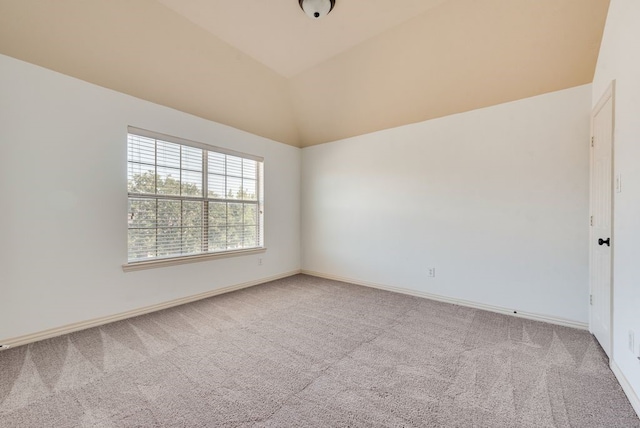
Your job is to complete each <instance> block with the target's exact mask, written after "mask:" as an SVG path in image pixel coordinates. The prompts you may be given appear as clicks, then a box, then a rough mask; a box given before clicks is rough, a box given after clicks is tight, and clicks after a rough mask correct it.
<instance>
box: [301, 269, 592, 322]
mask: <svg viewBox="0 0 640 428" xmlns="http://www.w3.org/2000/svg"><path fill="white" fill-rule="evenodd" d="M301 273H303V274H305V275H311V276H317V277H319V278H325V279H332V280H335V281H342V282H348V283H351V284H356V285H362V286H365V287H371V288H377V289H380V290H386V291H393V292H396V293H402V294H408V295H410V296H416V297H422V298H425V299H430V300H436V301H439V302H445V303H452V304H454V305H460V306H466V307H469V308H474V309H482V310H485V311H490V312H496V313H499V314H505V315H511V316H514V317H519V318H526V319H530V320H534V321H542V322H547V323H550V324H556V325H562V326H565V327H572V328H578V329H580V330H588V329H589V324H587V323H583V322H579V321H573V320H568V319H564V318H558V317H552V316H548V315H541V314H535V313H531V312H522V311H519V310H514V309H508V308H503V307H500V306H492V305H485V304H483V303H477V302H472V301H469V300H461V299H454V298H451V297H446V296H440V295H437V294H431V293H425V292H423V291H417V290H411V289H409V288H402V287H393V286H390V285H384V284H376V283H372V282H367V281H360V280H357V279H353V278H344V277H340V276H336V275H330V274H326V273H321V272H314V271H309V270H305V269H303V270H302V271H301Z"/></svg>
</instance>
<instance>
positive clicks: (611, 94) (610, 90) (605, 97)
mask: <svg viewBox="0 0 640 428" xmlns="http://www.w3.org/2000/svg"><path fill="white" fill-rule="evenodd" d="M615 89H616V81H615V80H612V81H611V83H609V85H608V86H607V88H606V89H605V91H604V92H603V94H602V95H601V96H600V99H599V100H598V103H597V104H596V105H595V106H594V107H593V109H592V110H591V130H590V131H591V132H590V134H591V138H590V143H589V216H591V215H593V214H592V213H593V205H592V204H593V201H592V194H591V192H592V189H593V160H594V159H593V157H594V156H593V152H594V150H593V145H592V142H593V138H594V133H593V128H594V118H595V116H596V115H597V114H598V112H600V110H601V109H602V107H604V105H605V104H606V103H607V101H609V99H611V250H610V254H611V257H610V270H609V271H610V278H609V281H610V287H609V292H610V296H609V354H610V355H609V361H613V349H614V348H613V310H614V304H613V296H614V293H613V290H614V286H615V284H614V281H613V280H614V271H613V266H614V263H613V260H614V254H615V242H616V240H615V238H614V225H615V217H614V214H615V209H614V208H615V191H616V173H615V172H616V171H615V121H616V103H615V100H616V98H615ZM589 218H591V217H589ZM593 242H595V241H594V232H593V227H592V226H591V224H590V225H589V299H590V301H589V332H591V333H592V334H593V329H592V305H591V296H592V295H593V283H592V279H593V278H592V277H591V263H592V253H593V251H594V248H593Z"/></svg>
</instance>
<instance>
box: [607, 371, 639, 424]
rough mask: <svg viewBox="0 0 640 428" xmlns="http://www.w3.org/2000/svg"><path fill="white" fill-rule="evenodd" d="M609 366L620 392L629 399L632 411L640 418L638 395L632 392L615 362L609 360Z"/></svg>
mask: <svg viewBox="0 0 640 428" xmlns="http://www.w3.org/2000/svg"><path fill="white" fill-rule="evenodd" d="M609 366H610V367H611V371H612V372H613V374H614V375H615V376H616V379H618V383H619V384H620V386H621V387H622V390H623V391H624V393H625V394H626V396H627V398H628V399H629V403H631V407H633V410H635V411H636V415H638V418H640V398H638V394H636V392H635V391H634V390H633V387H632V386H631V384H630V383H629V381H628V380H627V377H626V376H625V375H624V373H622V370H620V367H618V365H617V364H616V362H615V361H613V360H611V361H610V363H609Z"/></svg>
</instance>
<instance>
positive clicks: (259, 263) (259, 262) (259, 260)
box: [258, 257, 262, 266]
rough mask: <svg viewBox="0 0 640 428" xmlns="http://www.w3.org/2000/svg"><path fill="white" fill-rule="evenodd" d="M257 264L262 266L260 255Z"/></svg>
mask: <svg viewBox="0 0 640 428" xmlns="http://www.w3.org/2000/svg"><path fill="white" fill-rule="evenodd" d="M258 266H262V257H259V258H258Z"/></svg>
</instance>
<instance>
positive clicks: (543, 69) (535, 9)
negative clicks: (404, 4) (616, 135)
mask: <svg viewBox="0 0 640 428" xmlns="http://www.w3.org/2000/svg"><path fill="white" fill-rule="evenodd" d="M608 4H609V1H608V0H606V1H603V0H562V1H558V0H535V1H534V0H519V1H512V0H509V1H504V0H483V1H478V0H453V1H448V2H445V3H444V4H443V5H442V6H439V7H437V8H434V9H432V10H430V11H429V12H427V13H424V14H422V15H420V16H419V17H417V18H415V19H413V20H411V21H409V22H407V23H405V24H403V25H401V26H399V27H396V28H395V29H392V30H390V31H388V32H386V33H383V34H382V35H380V36H378V37H376V38H374V39H371V40H369V41H367V42H365V43H363V44H361V45H359V46H357V47H356V48H354V49H351V50H350V51H348V52H345V53H344V54H341V55H338V56H336V57H334V58H333V59H331V60H329V61H327V62H325V63H323V64H321V65H319V66H317V67H314V68H312V69H310V70H308V71H306V72H304V73H302V74H300V75H298V76H297V77H295V78H293V79H292V81H291V94H292V99H293V105H294V108H295V113H296V115H297V120H298V124H299V128H300V133H301V138H302V142H301V145H302V146H303V147H304V146H307V145H313V144H317V143H322V142H326V141H334V140H338V139H341V138H346V137H351V136H356V135H361V134H365V133H369V132H373V131H378V130H382V129H386V128H391V127H394V126H399V125H404V124H408V123H414V122H419V121H423V120H426V119H432V118H436V117H441V116H446V115H450V114H453V113H459V112H464V111H469V110H473V109H477V108H481V107H486V106H490V105H495V104H499V103H503V102H507V101H513V100H517V99H521V98H525V97H530V96H533V95H539V94H543V93H547V92H552V91H556V90H560V89H565V88H570V87H574V86H578V85H583V84H586V83H590V82H591V80H592V79H593V72H594V68H595V62H596V58H597V55H598V47H599V45H600V38H601V36H602V29H603V27H604V20H605V18H606V12H607V7H608Z"/></svg>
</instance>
